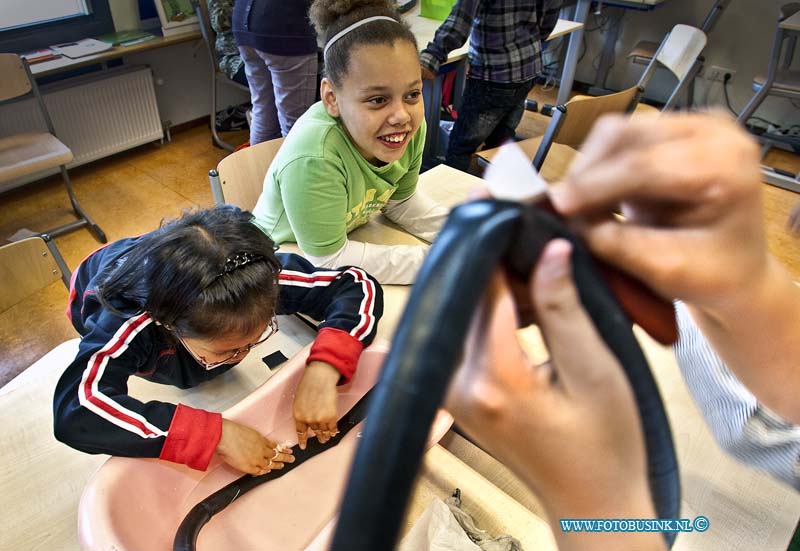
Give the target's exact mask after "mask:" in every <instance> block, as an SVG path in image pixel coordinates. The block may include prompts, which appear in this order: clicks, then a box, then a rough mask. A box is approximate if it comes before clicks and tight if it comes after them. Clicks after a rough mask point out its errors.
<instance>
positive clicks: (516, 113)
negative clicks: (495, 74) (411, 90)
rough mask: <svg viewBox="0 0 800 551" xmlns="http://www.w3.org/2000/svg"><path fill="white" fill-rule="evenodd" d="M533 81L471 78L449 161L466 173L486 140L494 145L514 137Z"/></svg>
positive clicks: (488, 143)
mask: <svg viewBox="0 0 800 551" xmlns="http://www.w3.org/2000/svg"><path fill="white" fill-rule="evenodd" d="M533 84H534V81H533V80H530V81H527V82H519V83H508V84H506V83H498V82H488V81H485V80H477V79H474V78H467V83H466V86H465V87H464V95H463V97H462V99H461V105H460V106H459V108H458V118H457V119H456V122H455V124H454V125H453V130H452V131H451V132H450V142H449V144H448V146H447V156H446V157H445V164H447V165H449V166H451V167H453V168H457V169H459V170H463V171H465V172H466V171H467V170H469V163H470V158H471V157H472V154H473V153H475V152H476V151H477V150H478V147H480V145H481V144H482V143H485V144H486V147H487V148H491V147H497V146H499V145H501V144H502V143H503V142H505V141H507V140H510V139H513V137H514V131H515V130H516V128H517V125H518V124H519V122H520V121H521V120H522V114H523V112H524V111H525V98H526V97H528V92H530V91H531V89H532V88H533Z"/></svg>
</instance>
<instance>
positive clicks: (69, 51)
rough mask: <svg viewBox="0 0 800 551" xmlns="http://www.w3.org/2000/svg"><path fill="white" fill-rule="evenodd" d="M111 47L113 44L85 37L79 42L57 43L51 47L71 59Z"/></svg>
mask: <svg viewBox="0 0 800 551" xmlns="http://www.w3.org/2000/svg"><path fill="white" fill-rule="evenodd" d="M111 48H112V45H111V44H107V43H106V42H100V41H99V40H95V39H94V38H84V39H82V40H78V41H77V42H68V43H65V44H56V45H55V46H50V49H52V50H53V51H54V52H56V53H59V54H61V55H64V56H67V57H69V58H71V59H76V58H79V57H84V56H87V55H92V54H98V53H100V52H105V51H106V50H110V49H111Z"/></svg>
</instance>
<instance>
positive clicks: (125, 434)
mask: <svg viewBox="0 0 800 551" xmlns="http://www.w3.org/2000/svg"><path fill="white" fill-rule="evenodd" d="M150 323H152V320H150V318H149V317H148V316H147V314H141V315H139V316H136V317H134V318H131V319H129V320H127V321H126V322H125V323H123V324H122V325H121V327H120V328H119V330H117V331H113V332H110V331H99V329H98V328H97V327H96V328H95V331H94V332H92V333H89V334H88V335H85V336H84V337H83V339H82V340H81V344H80V349H79V352H78V355H77V356H76V358H75V360H74V361H73V362H72V363H71V364H70V366H69V367H68V368H67V369H66V370H65V371H64V374H63V375H62V376H61V379H60V380H59V382H58V385H57V386H56V391H55V395H54V404H53V417H54V419H53V421H54V431H55V436H56V438H57V439H58V440H59V441H61V442H64V443H65V444H67V445H69V446H71V447H73V448H76V449H78V450H81V451H84V452H87V453H106V454H109V455H118V456H124V457H160V458H161V459H165V460H167V461H173V462H175V463H183V464H185V465H188V466H189V467H191V468H193V469H198V470H205V469H206V468H207V467H208V463H209V461H211V457H212V456H213V454H214V450H215V448H216V446H217V444H218V442H219V439H220V433H221V429H222V418H221V416H220V414H218V413H211V412H208V411H203V410H199V409H195V408H191V407H189V406H185V405H183V404H179V405H175V404H169V403H164V402H158V401H150V402H146V403H143V402H141V401H139V400H136V399H135V398H133V397H131V396H129V395H128V384H127V381H128V378H129V377H131V376H132V375H135V374H136V373H137V372H139V371H145V370H146V369H145V365H144V362H145V361H146V358H147V356H148V354H147V350H146V349H147V344H146V343H144V344H143V343H142V332H143V331H146V330H147V329H148V325H149V324H150ZM99 333H102V334H103V338H98V334H99Z"/></svg>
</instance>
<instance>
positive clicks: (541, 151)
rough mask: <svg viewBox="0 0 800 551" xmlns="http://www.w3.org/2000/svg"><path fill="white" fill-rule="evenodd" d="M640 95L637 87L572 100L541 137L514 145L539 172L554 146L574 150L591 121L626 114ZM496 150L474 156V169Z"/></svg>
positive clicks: (556, 112) (558, 110)
mask: <svg viewBox="0 0 800 551" xmlns="http://www.w3.org/2000/svg"><path fill="white" fill-rule="evenodd" d="M640 95H641V89H640V88H639V87H638V86H631V87H630V88H628V89H627V90H622V91H621V92H616V93H614V94H608V95H605V96H575V97H573V98H572V99H571V100H569V101H568V102H567V103H565V104H564V105H559V106H557V107H555V108H554V109H553V118H552V120H551V121H550V124H548V125H547V130H545V133H544V136H539V137H536V138H529V139H527V140H522V141H520V142H517V145H518V146H520V148H522V150H523V151H524V152H525V154H526V155H527V156H528V158H529V159H532V160H533V166H534V168H536V170H539V171H541V169H542V166H543V165H544V161H545V157H546V156H547V153H548V152H549V151H550V148H551V147H552V145H553V144H554V143H558V144H562V145H566V146H569V147H572V148H574V149H577V148H578V147H579V146H580V145H581V144H582V143H583V140H585V139H586V136H587V135H588V134H589V131H590V130H591V128H592V126H593V125H594V123H595V121H596V120H597V119H599V118H600V117H601V116H603V115H605V114H607V113H627V112H630V110H631V109H632V108H633V107H634V106H635V105H636V103H637V102H638V100H639V96H640ZM499 150H500V148H499V147H495V148H493V149H487V150H484V151H479V152H478V154H477V155H478V165H479V166H482V167H484V168H485V167H486V165H488V164H489V163H490V162H491V160H492V157H494V156H495V155H496V154H497V152H498V151H499Z"/></svg>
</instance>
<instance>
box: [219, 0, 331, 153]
mask: <svg viewBox="0 0 800 551" xmlns="http://www.w3.org/2000/svg"><path fill="white" fill-rule="evenodd" d="M309 4H310V0H289V1H287V0H237V2H236V3H235V4H234V6H233V36H234V37H235V38H236V44H237V45H238V47H239V53H240V54H241V56H242V59H243V60H244V69H245V73H246V74H247V82H248V84H249V85H250V96H251V100H252V103H253V119H252V122H251V124H250V145H255V144H257V143H261V142H264V141H267V140H272V139H274V138H280V137H281V135H283V136H285V135H286V134H288V133H289V130H290V129H291V128H292V125H293V124H294V123H295V121H296V120H297V119H298V117H300V115H302V114H303V113H305V112H306V109H308V108H309V106H310V105H311V104H312V103H314V98H315V97H316V92H317V37H316V35H315V34H314V30H313V29H312V28H311V25H310V24H309V22H308V17H307V16H306V14H307V13H308V6H309Z"/></svg>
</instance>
